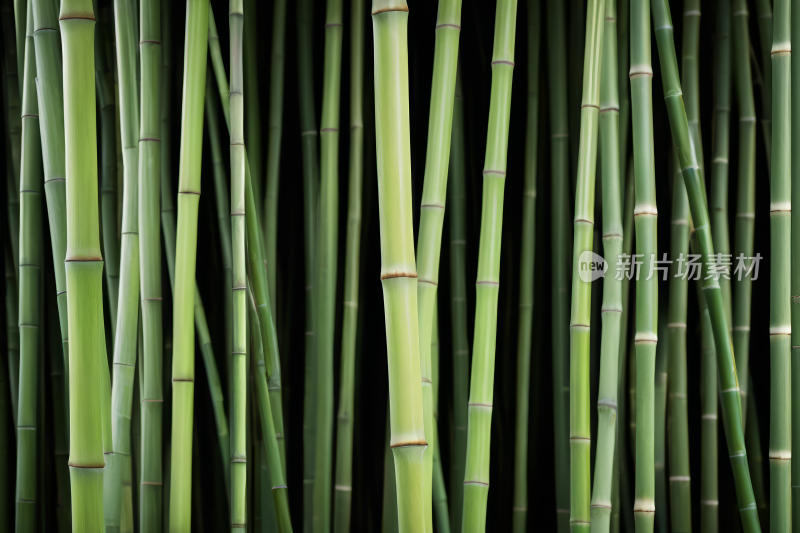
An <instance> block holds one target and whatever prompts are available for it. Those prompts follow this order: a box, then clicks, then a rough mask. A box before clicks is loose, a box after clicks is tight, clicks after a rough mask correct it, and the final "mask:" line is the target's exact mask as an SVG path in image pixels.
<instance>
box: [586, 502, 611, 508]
mask: <svg viewBox="0 0 800 533" xmlns="http://www.w3.org/2000/svg"><path fill="white" fill-rule="evenodd" d="M589 509H611V506H610V505H600V504H599V503H596V504H594V505H590V506H589Z"/></svg>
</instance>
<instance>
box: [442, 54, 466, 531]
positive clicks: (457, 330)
mask: <svg viewBox="0 0 800 533" xmlns="http://www.w3.org/2000/svg"><path fill="white" fill-rule="evenodd" d="M454 102H455V103H454V105H453V133H452V135H451V142H450V146H451V147H450V178H449V179H448V180H447V187H448V189H449V190H448V197H449V198H450V209H448V212H449V213H450V320H451V324H452V326H451V327H452V345H453V453H452V456H451V457H452V460H451V463H450V501H451V502H452V504H451V506H450V527H451V529H452V530H453V531H461V510H462V509H463V503H464V466H465V465H466V462H467V391H468V390H469V383H468V379H469V377H468V376H469V340H468V338H467V283H466V266H465V263H466V248H467V223H466V216H467V205H466V204H467V201H466V184H465V174H466V162H465V150H464V99H463V92H462V89H461V74H460V70H459V69H458V67H457V70H456V89H455V98H454Z"/></svg>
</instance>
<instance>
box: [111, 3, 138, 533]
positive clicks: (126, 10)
mask: <svg viewBox="0 0 800 533" xmlns="http://www.w3.org/2000/svg"><path fill="white" fill-rule="evenodd" d="M137 21H138V17H137V13H136V2H135V1H133V0H115V2H114V27H115V32H114V33H115V37H116V47H115V48H116V51H117V68H118V75H119V87H120V93H119V98H120V131H121V139H122V158H123V165H124V178H123V187H124V192H123V203H122V236H121V254H120V279H119V303H118V307H117V328H116V331H115V337H114V370H113V380H112V383H113V385H112V390H111V396H112V399H111V403H112V404H113V406H114V407H113V409H112V412H113V415H112V421H111V424H112V428H111V429H112V433H113V436H112V439H113V443H112V446H113V452H112V453H111V454H109V456H108V457H107V458H106V460H107V462H108V468H107V469H106V474H105V478H106V479H105V481H104V485H103V491H104V499H105V507H104V511H105V517H106V530H107V531H118V530H119V526H120V516H121V512H122V509H123V508H124V507H125V506H127V504H128V502H123V501H122V483H121V478H122V476H123V469H125V468H126V467H125V466H124V465H123V463H127V462H129V461H130V459H129V457H130V454H131V437H130V431H131V430H130V422H131V408H132V401H133V388H132V385H133V376H134V373H135V369H136V355H137V347H136V341H137V335H138V327H139V326H138V321H139V269H140V264H139V139H140V135H139V129H140V123H139V122H140V115H139V107H140V104H139V84H138V78H139V76H138V73H137V68H138V62H139V57H138V52H139V47H138V46H137V39H136V37H137V31H136V30H137ZM140 379H141V377H140ZM137 407H138V406H137Z"/></svg>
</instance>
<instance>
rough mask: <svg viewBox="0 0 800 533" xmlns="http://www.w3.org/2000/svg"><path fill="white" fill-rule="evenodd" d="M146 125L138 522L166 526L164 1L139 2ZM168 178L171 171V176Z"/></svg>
mask: <svg viewBox="0 0 800 533" xmlns="http://www.w3.org/2000/svg"><path fill="white" fill-rule="evenodd" d="M140 20H141V27H140V38H139V40H140V44H139V51H140V54H141V83H142V86H141V95H142V99H141V124H140V128H139V129H140V139H139V195H140V196H139V244H140V256H139V260H140V265H141V266H140V273H141V298H142V303H141V307H142V317H141V320H142V332H143V351H142V354H143V356H144V359H143V361H142V367H143V368H144V372H143V374H142V375H141V376H139V379H140V380H141V381H143V386H142V396H141V402H142V403H141V417H142V465H141V480H140V494H141V498H140V499H139V501H140V506H139V524H140V526H139V527H140V528H141V530H142V531H154V532H155V531H159V530H160V529H161V522H162V521H161V511H162V509H161V499H162V482H163V477H162V455H161V442H162V430H161V421H162V418H163V406H164V391H163V380H162V367H163V347H164V342H163V332H162V326H161V323H162V303H161V220H160V215H161V213H160V194H161V135H162V131H161V105H162V104H161V95H160V94H159V91H161V90H162V87H161V83H160V77H161V74H160V71H161V65H162V62H161V1H160V0H142V1H141V3H140ZM167 179H169V174H168V175H167Z"/></svg>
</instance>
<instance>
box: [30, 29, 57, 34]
mask: <svg viewBox="0 0 800 533" xmlns="http://www.w3.org/2000/svg"><path fill="white" fill-rule="evenodd" d="M40 31H56V29H55V28H39V29H38V30H34V32H33V33H34V34H36V33H38V32H40Z"/></svg>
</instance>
